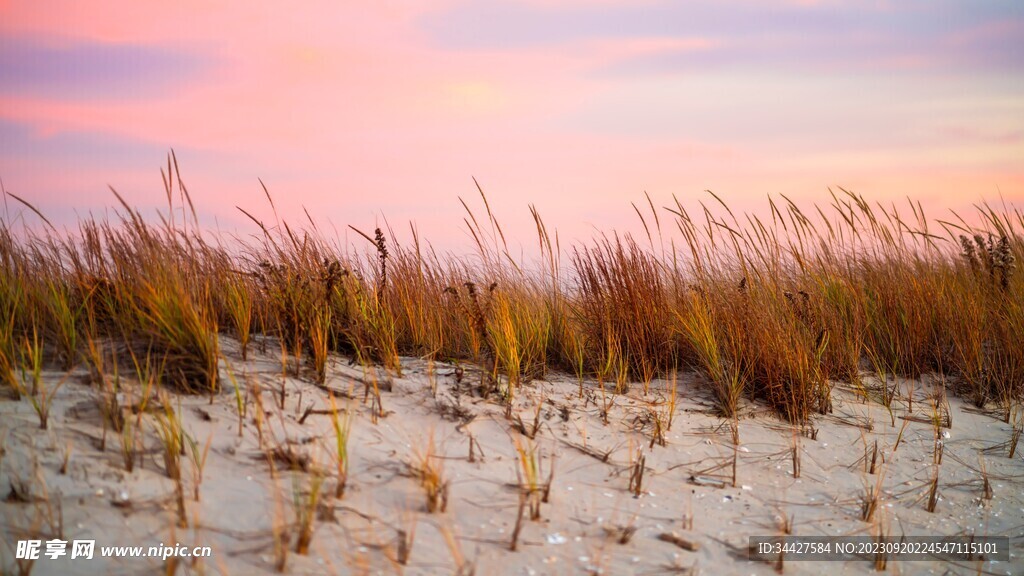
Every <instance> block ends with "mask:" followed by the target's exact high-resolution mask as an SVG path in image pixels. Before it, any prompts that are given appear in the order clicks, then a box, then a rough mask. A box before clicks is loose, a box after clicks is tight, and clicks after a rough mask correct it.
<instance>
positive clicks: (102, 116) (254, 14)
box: [0, 0, 1024, 250]
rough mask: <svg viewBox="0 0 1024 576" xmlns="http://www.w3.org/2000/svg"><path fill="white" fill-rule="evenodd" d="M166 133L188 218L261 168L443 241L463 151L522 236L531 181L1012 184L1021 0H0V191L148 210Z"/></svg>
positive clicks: (590, 190)
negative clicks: (190, 208) (188, 203)
mask: <svg viewBox="0 0 1024 576" xmlns="http://www.w3.org/2000/svg"><path fill="white" fill-rule="evenodd" d="M171 149H173V150H174V151H175V153H176V155H177V158H178V161H179V166H180V168H181V172H182V176H183V178H184V181H185V183H186V184H187V186H188V189H189V191H190V193H191V195H192V198H193V200H194V202H195V204H196V206H197V208H198V210H199V211H200V214H201V217H202V219H203V221H204V223H206V224H208V225H210V226H216V227H218V228H219V229H223V230H227V231H240V232H242V233H248V232H252V231H253V225H252V223H251V222H249V221H248V220H247V218H246V217H245V216H243V215H242V214H241V213H240V212H239V211H238V210H236V208H235V207H236V206H241V207H243V208H245V209H246V210H247V211H249V212H250V213H252V214H254V215H256V216H257V217H258V218H261V219H272V217H273V216H272V211H271V207H270V206H269V203H268V202H267V201H266V199H265V197H264V194H263V191H262V188H261V187H260V179H262V181H263V182H264V183H265V184H266V186H267V188H268V189H269V190H270V193H271V195H272V197H273V198H274V203H275V205H276V207H277V211H278V213H279V215H280V216H281V217H283V218H286V219H288V220H290V221H292V222H296V223H298V224H301V223H302V221H303V220H304V218H305V216H304V211H303V210H304V209H305V210H307V211H308V212H309V213H310V215H311V216H312V217H313V218H314V219H315V220H317V222H318V224H319V225H320V226H322V227H323V228H324V229H325V230H332V228H331V227H333V228H334V229H337V234H338V236H339V237H340V238H342V239H346V240H347V237H346V232H345V230H347V226H348V225H353V226H356V227H358V228H361V229H364V230H372V229H373V228H374V227H375V226H378V225H384V224H385V223H386V224H388V225H390V226H391V227H393V228H394V229H395V230H396V232H397V233H399V235H400V237H402V238H406V239H407V238H408V237H409V235H408V232H407V231H408V229H409V223H410V222H415V223H416V226H417V227H418V229H419V231H420V234H421V235H422V236H423V237H425V238H427V239H429V240H431V241H433V242H434V243H435V244H436V245H438V246H440V247H441V248H445V249H448V248H451V249H456V250H457V249H459V247H460V246H465V245H466V244H467V243H468V242H469V236H468V233H467V232H466V227H465V225H464V224H463V220H462V219H463V216H464V212H463V207H462V205H461V204H460V202H459V198H460V197H462V198H464V199H465V200H466V201H467V203H468V204H469V205H470V206H471V207H472V208H474V209H475V210H478V211H480V210H482V204H481V202H480V199H479V195H478V193H477V191H476V187H475V185H474V183H473V178H476V180H477V181H478V182H479V183H480V185H481V187H482V188H483V189H484V190H485V192H486V194H487V197H488V200H489V202H490V206H491V208H492V209H493V210H494V212H495V213H496V215H497V216H498V218H499V220H500V221H501V223H502V226H503V227H504V229H505V233H506V236H511V237H513V238H515V239H516V240H514V241H513V242H520V243H522V244H528V243H531V242H533V241H534V240H533V238H534V236H533V222H532V220H531V217H530V213H529V206H530V205H535V206H536V207H537V209H538V210H539V211H540V213H541V214H542V215H543V216H544V218H545V220H546V221H547V224H548V226H549V227H551V228H557V229H558V230H559V234H560V236H561V237H562V238H563V239H564V240H565V241H571V240H573V239H587V238H590V237H592V236H593V235H594V234H597V233H599V232H601V231H610V230H611V229H619V230H627V229H631V228H635V227H636V225H637V220H638V219H637V217H636V214H635V213H634V212H633V209H632V207H631V206H630V203H631V202H636V203H638V204H639V203H646V199H645V193H646V194H649V195H650V197H651V198H652V202H653V203H654V204H655V205H656V206H658V207H660V206H665V205H671V204H672V203H673V197H676V198H678V199H679V200H680V201H681V202H682V203H683V204H684V205H687V206H696V205H697V203H698V202H699V201H702V200H703V201H708V200H709V198H710V196H709V195H708V194H707V193H706V192H705V190H711V191H713V192H714V193H715V194H717V195H718V196H719V197H721V198H722V199H723V200H725V201H726V202H727V203H729V204H730V205H731V206H732V208H733V209H734V210H738V211H755V212H756V211H760V210H765V209H766V208H767V200H766V199H767V197H768V196H769V195H771V196H773V197H776V198H777V197H779V195H783V194H784V195H786V196H787V197H788V198H791V199H793V200H794V201H796V202H798V203H801V204H804V205H810V203H819V204H828V203H829V201H830V196H829V188H832V189H833V190H835V189H837V188H838V187H843V188H846V189H848V190H852V191H854V192H857V193H859V194H861V195H863V196H865V197H866V198H868V199H869V200H873V201H878V202H882V203H885V204H888V203H894V202H895V203H898V205H899V204H905V202H906V198H907V197H908V196H909V197H911V198H913V199H914V200H915V201H920V202H921V204H922V205H923V206H924V207H925V210H926V211H928V212H929V213H930V214H933V215H936V216H942V215H943V214H945V213H947V212H946V211H947V210H949V209H955V210H960V211H962V210H965V209H966V208H968V207H969V206H971V205H972V204H973V203H976V202H979V201H990V202H1006V203H1007V204H1008V205H1013V206H1018V207H1021V206H1024V3H1022V2H1019V1H1016V0H1010V1H1001V2H986V1H964V2H953V1H949V0H902V1H892V2H890V1H882V0H876V1H870V0H865V1H851V2H844V1H838V0H837V1H830V0H821V1H811V0H803V1H799V0H788V1H787V0H771V1H769V0H756V1H755V0H696V1H690V2H678V1H676V2H659V1H654V0H597V1H590V2H584V1H582V0H494V1H486V2H485V1H479V0H478V1H468V0H467V1H457V0H423V1H417V2H404V1H398V0H379V1H374V2H351V1H347V0H309V1H304V2H299V3H284V2H257V1H246V2H226V1H219V0H205V1H196V0H178V1H175V2H159V3H157V2H138V1H137V0H130V1H127V0H112V1H100V2H95V3H94V2H79V1H56V0H33V1H31V2H23V1H22V2H19V1H14V0H0V179H2V181H3V185H4V188H5V189H6V190H8V191H10V192H12V193H14V194H17V195H19V196H20V197H22V198H25V199H26V200H28V201H30V202H31V203H33V204H34V205H35V206H36V207H37V208H39V209H40V210H41V211H42V212H43V213H44V214H46V215H47V216H48V218H49V219H50V220H52V221H54V222H55V223H62V224H72V223H73V222H74V221H75V220H76V219H77V218H78V217H79V216H82V215H87V214H90V213H92V214H103V213H104V211H105V210H106V209H107V208H109V207H111V206H113V205H114V204H115V203H116V200H115V198H114V197H113V195H112V194H111V192H110V189H109V187H113V188H114V189H116V190H117V191H118V192H119V193H120V194H121V195H122V196H123V197H125V199H126V200H127V201H128V202H130V203H131V204H133V205H135V206H138V207H139V208H140V209H142V210H143V211H144V212H147V211H148V212H147V213H153V214H155V211H156V210H157V209H159V208H160V207H161V206H164V205H165V202H166V198H165V195H164V192H163V184H162V182H161V177H160V172H159V170H160V167H161V166H162V165H164V163H165V161H166V155H167V152H168V151H169V150H171ZM15 212H17V209H16V207H15V206H11V205H10V201H8V212H7V214H6V215H5V216H4V217H5V218H13V216H12V214H13V213H15ZM666 214H667V213H666ZM25 219H26V220H27V219H29V216H25ZM332 233H333V232H332Z"/></svg>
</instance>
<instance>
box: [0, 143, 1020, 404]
mask: <svg viewBox="0 0 1024 576" xmlns="http://www.w3.org/2000/svg"><path fill="white" fill-rule="evenodd" d="M163 175H164V185H165V193H166V196H167V201H168V204H167V208H166V210H165V211H164V213H163V214H161V215H160V216H159V218H158V219H155V220H149V219H146V218H144V217H143V216H142V214H141V213H140V212H138V211H137V210H134V209H133V208H131V207H130V206H128V205H127V204H126V203H125V202H124V201H123V200H121V198H120V197H119V196H118V197H117V200H118V202H119V203H120V209H119V211H118V212H117V216H116V217H115V219H114V220H112V221H111V220H97V219H94V218H91V217H90V218H87V219H84V220H82V221H81V222H80V223H79V225H78V228H77V230H75V231H69V232H64V231H58V230H56V229H55V228H54V227H53V226H52V225H51V224H50V223H49V222H48V221H47V220H46V219H45V216H44V215H43V214H41V213H39V212H38V211H37V210H36V209H35V208H33V207H32V206H31V205H30V204H28V203H27V202H25V201H24V200H22V199H21V198H18V197H16V196H13V195H10V194H9V196H10V197H11V198H13V199H14V200H15V201H16V202H17V203H14V202H12V203H11V206H15V207H17V206H19V205H23V206H25V207H27V208H28V209H29V212H30V213H31V214H30V213H29V212H25V214H26V221H27V219H28V216H31V218H32V219H33V220H34V219H35V218H37V217H38V218H39V221H41V222H42V225H41V227H34V226H30V225H28V224H25V223H24V222H23V224H22V225H21V226H19V227H15V225H14V221H15V220H12V219H11V218H10V217H9V216H8V217H5V218H4V219H2V220H0V383H3V385H4V388H5V389H6V390H7V391H8V393H10V394H12V395H19V396H22V395H26V396H30V397H32V398H34V399H35V400H36V401H37V402H39V403H40V407H42V406H43V404H44V403H45V400H46V397H47V394H49V393H50V392H52V391H44V392H43V394H42V395H41V396H40V395H37V393H38V392H39V391H38V390H31V389H30V390H28V394H24V393H23V389H24V388H37V387H38V386H37V385H34V384H33V382H34V380H33V376H32V375H33V374H39V372H40V370H42V368H44V367H52V366H57V367H60V368H62V369H68V368H71V367H73V366H74V365H75V364H76V363H78V362H79V361H81V359H82V358H86V359H90V358H91V354H90V353H89V348H90V347H91V346H96V344H95V343H102V345H103V346H110V347H111V348H116V349H118V350H123V351H124V352H126V353H119V354H118V357H119V358H121V359H122V360H126V359H127V358H129V357H130V356H131V354H128V353H127V352H131V353H132V354H134V355H135V356H136V357H138V358H145V357H147V356H152V357H153V358H155V359H156V360H155V361H154V362H153V363H152V364H153V365H154V366H159V372H160V373H159V374H158V375H157V377H156V381H158V382H159V383H160V384H162V385H166V386H171V387H173V388H175V389H177V390H180V391H184V392H193V393H195V392H202V393H206V392H212V391H215V390H217V389H218V386H219V365H218V363H219V359H220V353H221V351H220V343H219V335H220V334H221V333H222V332H225V333H230V334H232V335H233V336H235V337H236V338H237V339H238V341H239V342H240V344H241V347H242V354H243V355H245V354H247V353H248V350H249V348H250V347H251V344H252V343H253V342H256V341H258V342H259V344H260V346H261V348H264V349H265V347H266V344H267V342H268V340H274V339H276V340H277V341H278V342H279V344H280V345H281V347H282V349H283V350H284V351H285V354H286V355H287V356H289V357H291V358H292V359H295V362H293V364H294V365H295V366H300V365H301V362H300V360H301V361H303V362H305V363H306V365H307V366H308V370H307V371H306V374H308V376H309V378H310V379H312V380H314V381H316V382H321V383H322V382H324V381H325V380H326V378H327V377H328V372H329V370H330V365H331V364H330V362H329V357H330V355H331V354H337V353H340V354H345V355H349V356H350V357H352V358H353V359H354V360H355V361H356V362H358V363H359V364H361V365H363V366H370V365H371V364H383V365H384V367H385V368H386V369H388V370H390V371H392V372H395V373H400V371H401V369H402V366H401V362H400V360H399V359H400V357H401V356H405V355H411V356H419V357H424V358H426V359H428V360H429V361H433V360H449V361H473V362H476V363H477V364H478V365H479V366H481V367H482V371H481V382H480V386H479V387H478V388H477V390H478V391H479V392H480V393H481V394H482V395H485V396H486V395H488V394H489V393H490V392H492V391H497V392H500V397H501V399H502V400H504V401H505V402H507V403H508V405H509V414H510V415H511V412H512V411H511V405H512V400H513V399H514V397H515V394H516V390H517V388H518V386H519V385H520V384H522V383H523V382H525V381H528V380H530V379H531V378H534V377H537V376H539V375H541V374H543V373H544V372H545V371H546V370H548V369H549V368H553V367H557V368H562V369H565V370H569V371H570V372H572V373H573V374H574V375H576V376H577V377H578V378H579V379H580V382H581V390H580V393H581V395H582V394H583V393H584V392H585V391H584V390H583V385H582V382H583V380H584V378H585V377H595V378H597V379H598V380H599V381H600V382H602V388H603V386H604V383H608V384H609V385H611V384H613V385H614V391H615V392H616V393H621V392H623V391H625V389H626V388H627V387H628V386H629V383H630V382H635V381H639V382H641V383H642V384H643V386H644V389H645V392H646V391H647V388H648V386H649V383H650V382H651V381H652V380H653V379H655V378H658V377H669V376H670V375H671V374H674V373H675V372H676V371H678V370H686V369H697V370H699V371H700V372H701V373H703V374H704V376H705V377H706V381H707V385H708V388H709V389H710V390H711V392H712V394H713V396H714V399H715V402H716V404H717V406H718V409H719V411H720V412H721V413H722V414H724V415H726V416H730V417H731V416H734V415H735V414H736V411H737V409H738V406H739V403H740V400H741V399H742V398H744V397H748V398H751V399H754V400H761V401H764V402H766V403H767V404H768V405H769V406H771V407H772V408H773V409H774V410H775V411H776V412H777V413H778V414H779V415H780V416H781V417H783V418H785V419H787V420H790V421H792V422H795V423H804V422H806V421H807V419H808V418H809V417H810V416H811V415H812V414H814V413H821V412H827V411H829V410H830V408H831V402H830V391H831V386H832V383H833V382H834V381H836V380H844V381H849V382H852V383H854V384H855V385H857V386H861V389H862V390H863V391H864V393H865V395H869V394H870V393H871V392H872V391H871V390H869V389H868V387H867V386H866V385H865V384H864V383H862V382H861V376H862V374H863V369H864V368H865V367H869V368H870V369H871V370H872V371H873V372H874V373H875V374H876V375H877V376H878V380H879V381H880V382H881V385H880V388H881V394H879V398H880V400H881V401H882V402H883V403H885V404H886V405H891V404H892V402H894V401H896V400H897V399H899V400H900V401H902V400H903V398H902V396H900V394H901V391H900V390H898V389H897V385H896V384H895V382H896V380H894V379H895V378H896V377H910V378H917V377H919V376H921V375H922V374H925V373H930V372H938V373H940V374H943V375H945V376H948V381H949V382H951V383H952V384H953V385H954V386H955V387H956V389H957V390H958V391H960V392H961V393H963V394H965V395H967V396H968V397H970V398H971V399H972V400H973V401H974V402H975V403H976V404H978V405H979V406H983V405H987V404H994V405H995V406H996V407H998V409H999V410H1002V411H1003V412H1002V414H1003V416H1004V417H1005V418H1006V419H1009V418H1010V413H1011V410H1012V407H1013V406H1014V405H1015V404H1017V403H1019V402H1020V401H1021V399H1022V397H1024V384H1022V383H1024V297H1022V294H1021V293H1022V290H1024V279H1022V278H1024V276H1022V275H1021V274H1019V273H1017V270H1016V268H1017V262H1018V260H1020V258H1021V257H1022V256H1024V238H1022V237H1021V235H1020V232H1019V231H1020V229H1021V227H1022V226H1024V214H1022V213H1021V212H1020V211H1011V210H1007V209H1003V210H1002V211H997V210H996V209H994V208H991V207H989V206H987V205H981V206H979V208H978V211H977V214H976V215H975V217H974V218H973V219H972V220H971V222H972V223H969V222H968V220H967V219H964V218H961V217H960V216H959V215H957V214H955V213H954V214H952V216H953V217H952V218H948V219H946V220H936V219H931V218H928V217H926V216H925V214H924V211H923V210H922V208H921V206H920V205H919V204H915V203H913V202H911V203H909V205H908V208H909V209H908V210H906V211H904V212H905V213H906V214H907V215H908V216H909V217H906V216H905V215H904V214H903V213H901V212H900V211H899V210H897V209H896V208H895V206H890V207H886V206H881V205H871V204H869V203H868V202H867V201H865V200H864V199H863V198H861V197H860V196H857V195H855V194H853V193H851V192H848V191H845V190H841V191H840V192H838V193H833V194H832V195H831V197H830V199H829V202H828V205H827V206H813V207H812V210H810V211H805V210H802V209H801V208H799V207H797V206H796V205H795V204H793V203H792V202H790V201H789V200H788V199H786V200H785V202H784V203H782V202H776V201H774V200H769V208H770V217H766V218H759V217H756V216H752V215H742V214H735V213H733V212H732V210H731V209H730V208H729V206H727V205H726V204H725V203H724V202H723V201H722V200H721V199H719V198H718V197H716V196H713V195H712V201H711V202H709V203H706V204H705V203H701V205H700V209H699V211H693V212H691V211H688V210H687V209H686V208H685V207H684V206H683V205H682V204H681V203H680V202H679V201H676V202H675V204H674V205H673V206H670V207H667V208H665V209H658V208H656V207H655V205H654V203H653V202H652V201H650V199H649V198H648V204H649V206H650V212H647V211H644V212H641V211H640V210H639V209H637V214H638V216H639V217H640V220H641V223H642V225H643V229H644V236H637V237H634V236H631V235H629V234H623V233H614V232H610V233H608V234H602V235H601V236H600V237H599V238H597V239H595V240H593V241H591V242H584V243H580V244H576V245H574V246H571V247H562V246H561V245H560V243H559V241H558V236H557V233H551V232H549V230H548V228H547V226H546V225H545V223H544V222H543V220H542V219H541V217H540V215H539V213H538V212H537V211H536V209H534V208H532V207H531V214H532V216H533V218H534V221H535V224H536V228H537V241H538V242H537V246H538V248H539V252H540V258H539V260H537V261H535V262H533V263H529V264H528V263H524V262H521V261H517V260H516V259H515V258H513V256H512V255H511V252H510V250H509V248H508V245H507V242H506V238H505V235H504V232H503V231H502V228H501V226H500V224H499V222H498V220H497V218H496V217H495V215H494V214H493V213H492V211H491V209H490V206H489V204H488V203H487V198H486V196H484V195H483V193H482V191H481V197H480V198H481V200H482V203H483V212H484V214H485V215H486V217H485V218H478V217H477V213H475V212H474V211H473V210H472V209H470V205H469V204H467V203H466V202H463V205H464V206H465V208H466V218H465V224H466V226H467V227H468V230H469V232H470V233H471V235H472V237H473V239H474V243H475V248H476V250H475V252H476V253H475V254H473V255H472V258H458V257H455V256H454V255H438V254H437V253H436V252H434V250H433V249H431V248H429V244H425V243H423V242H421V239H420V237H419V235H418V232H417V231H416V229H415V228H414V227H413V228H412V229H411V234H412V241H411V242H410V243H406V244H403V243H401V242H399V241H398V238H397V236H396V235H395V234H394V232H393V231H392V230H391V229H390V228H388V227H387V226H383V227H377V228H376V229H374V231H373V233H372V234H369V233H364V232H362V231H360V230H359V229H358V228H355V227H350V228H351V230H352V232H353V233H354V234H355V235H356V236H359V237H362V238H363V239H365V240H366V242H367V244H362V241H361V240H359V239H358V238H357V239H356V243H357V244H358V245H356V246H347V245H346V246H339V245H338V244H337V243H335V242H331V241H329V240H328V239H327V238H326V237H325V235H324V234H323V233H322V232H321V230H320V229H319V228H318V226H317V224H316V222H315V221H314V220H313V219H312V218H311V217H310V218H309V222H308V225H307V226H305V227H304V228H294V227H292V226H290V225H289V224H288V223H286V222H282V221H280V220H279V219H278V217H277V215H276V212H275V213H274V217H273V218H274V219H273V221H272V222H264V221H262V220H260V219H258V218H256V217H255V216H253V215H251V214H250V213H249V212H245V214H246V215H247V216H249V218H250V219H251V220H252V222H253V223H254V224H255V226H256V228H257V234H256V235H255V236H253V237H252V238H254V239H248V240H246V239H242V238H232V239H231V241H230V242H229V241H226V240H225V239H224V238H218V237H214V236H211V235H210V234H208V233H206V231H204V230H202V229H200V225H199V218H198V217H197V215H196V212H195V210H194V209H193V206H192V201H191V198H190V196H189V193H188V190H187V188H186V187H185V185H184V184H183V183H182V180H181V175H180V173H179V171H178V168H177V165H176V162H175V159H174V157H173V154H172V155H171V156H170V157H169V158H168V163H167V167H166V169H165V170H163ZM267 199H268V201H269V204H270V207H271V208H272V209H273V208H274V207H273V201H272V200H271V198H270V195H269V193H267ZM634 208H635V207H634ZM478 212H479V211H478ZM563 254H564V255H566V256H568V257H569V259H570V264H571V265H570V266H568V267H566V268H565V269H563V267H562V262H561V258H562V255H563ZM285 360H288V358H285ZM89 362H90V365H93V366H94V365H95V360H94V359H90V360H89ZM287 363H288V362H286V364H287ZM106 370H107V372H108V373H109V372H111V370H110V368H109V367H107V368H106ZM602 393H603V390H602ZM906 401H907V402H910V401H911V399H910V397H909V396H908V397H907V398H906ZM607 402H608V400H607V398H606V399H605V403H606V404H607ZM611 402H614V397H613V398H612V399H611ZM44 420H45V419H44Z"/></svg>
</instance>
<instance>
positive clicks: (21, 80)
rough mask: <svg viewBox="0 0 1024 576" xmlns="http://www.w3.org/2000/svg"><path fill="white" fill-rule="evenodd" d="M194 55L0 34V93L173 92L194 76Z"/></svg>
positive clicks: (68, 96) (102, 95)
mask: <svg viewBox="0 0 1024 576" xmlns="http://www.w3.org/2000/svg"><path fill="white" fill-rule="evenodd" d="M203 67H204V62H203V61H202V58H200V57H199V56H198V55H196V54H192V53H187V52H183V51H180V50H173V49H168V48H162V47H159V46H148V45H142V44H111V43H102V42H90V41H82V40H67V39H62V40H54V39H44V38H39V37H32V36H29V37H3V38H0V93H2V94H8V95H19V96H31V97H35V98H48V99H57V100H94V99H117V100H124V99H132V98H141V97H154V96H164V97H167V96H173V95H174V92H175V90H176V89H177V88H178V87H179V86H182V85H183V84H184V83H187V82H194V81H196V80H197V76H198V74H199V73H200V72H201V71H202V69H203Z"/></svg>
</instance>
